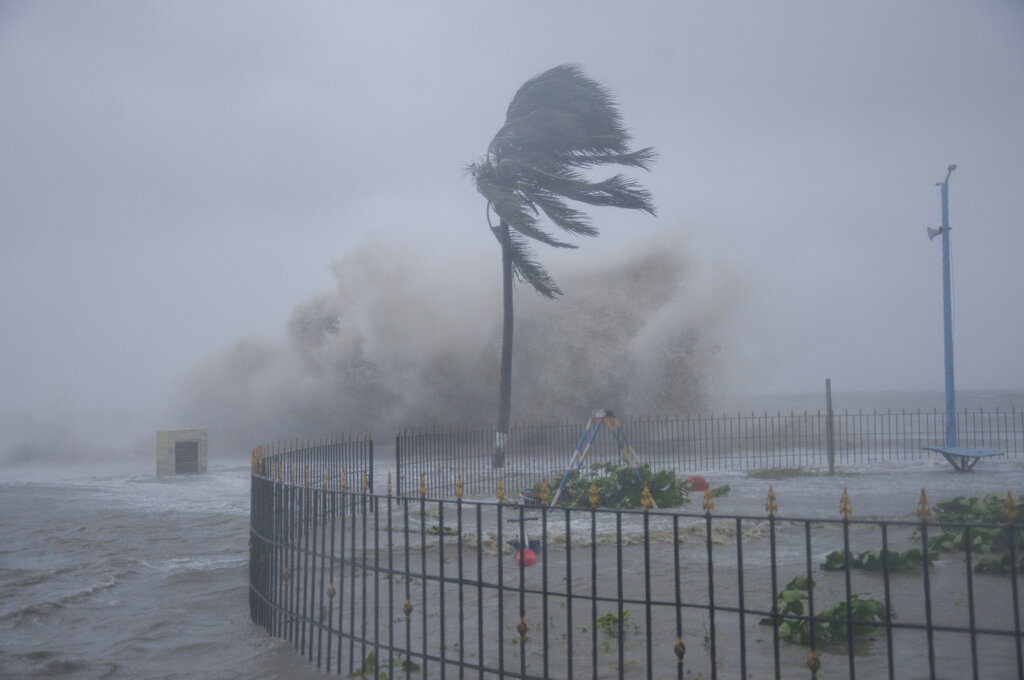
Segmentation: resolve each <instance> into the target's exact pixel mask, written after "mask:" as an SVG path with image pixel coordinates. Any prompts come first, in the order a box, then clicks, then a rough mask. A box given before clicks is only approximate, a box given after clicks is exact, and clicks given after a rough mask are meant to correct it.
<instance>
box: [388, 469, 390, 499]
mask: <svg viewBox="0 0 1024 680" xmlns="http://www.w3.org/2000/svg"><path fill="white" fill-rule="evenodd" d="M388 495H389V496H390V495H391V471H390V470H388Z"/></svg>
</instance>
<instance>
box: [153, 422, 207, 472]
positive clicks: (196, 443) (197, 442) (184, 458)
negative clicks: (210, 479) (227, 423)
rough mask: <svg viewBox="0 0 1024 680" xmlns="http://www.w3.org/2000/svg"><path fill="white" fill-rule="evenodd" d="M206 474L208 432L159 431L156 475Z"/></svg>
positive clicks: (157, 436)
mask: <svg viewBox="0 0 1024 680" xmlns="http://www.w3.org/2000/svg"><path fill="white" fill-rule="evenodd" d="M189 472H206V430H157V433H156V474H157V475H159V476H161V477H162V476H163V475H180V474H185V473H189Z"/></svg>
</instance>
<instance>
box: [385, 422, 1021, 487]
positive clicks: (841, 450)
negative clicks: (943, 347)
mask: <svg viewBox="0 0 1024 680" xmlns="http://www.w3.org/2000/svg"><path fill="white" fill-rule="evenodd" d="M829 420H830V416H829V415H828V414H827V413H821V412H802V413H789V414H783V413H777V414H774V415H772V414H767V413H766V414H749V415H742V414H737V415H721V416H699V415H695V416H686V417H680V418H630V419H626V420H624V421H623V422H622V427H623V428H624V430H625V431H626V432H627V433H628V436H629V438H630V439H631V442H632V444H633V447H634V448H635V449H636V452H637V453H638V454H639V456H640V459H641V460H642V461H643V462H644V463H649V464H650V465H651V467H652V468H656V469H673V470H677V471H679V472H694V473H699V472H709V471H723V470H752V469H765V468H793V467H800V466H810V467H822V466H828V465H829V458H828V451H829V450H832V451H834V456H835V457H834V460H835V463H836V464H838V465H868V464H873V463H889V462H899V461H915V460H921V459H924V458H933V457H934V456H935V455H936V454H935V453H934V452H932V451H928V450H925V447H929V446H943V445H944V444H945V441H946V426H945V414H944V413H941V412H939V411H907V410H901V411H868V412H863V411H858V412H844V413H836V414H833V415H832V416H831V424H832V428H831V432H832V435H831V446H830V445H829V431H830V428H829ZM957 421H958V428H959V432H960V445H961V446H973V447H992V448H998V449H1002V450H1003V451H1005V452H1006V454H1007V455H1008V456H1013V457H1020V456H1024V412H1021V411H1017V410H1016V409H1011V410H1009V411H999V410H995V411H982V410H978V411H967V410H965V411H962V412H960V413H958V414H957ZM582 429H583V424H582V423H554V424H547V425H524V426H516V427H513V428H511V430H510V431H509V439H508V454H507V456H506V459H505V466H504V467H503V468H500V469H495V468H492V467H491V454H492V453H493V451H494V437H495V434H494V430H493V429H482V430H452V429H449V430H429V431H421V432H416V431H410V430H406V431H405V432H402V433H401V434H399V435H398V437H397V438H396V442H395V467H396V469H397V474H398V477H397V480H396V487H397V488H398V490H399V495H403V494H415V493H417V491H418V487H419V484H420V482H421V480H422V481H423V483H424V484H425V485H426V488H427V492H428V493H430V494H438V493H449V494H450V493H451V490H452V489H453V488H454V485H455V478H456V476H457V475H461V476H462V477H463V479H464V480H465V485H466V493H473V494H476V493H487V492H488V491H489V490H491V489H493V488H494V485H495V484H496V483H497V480H498V477H499V476H501V477H502V478H503V479H504V481H505V483H506V485H510V486H523V487H526V486H530V485H532V484H534V483H537V482H539V481H540V480H541V479H550V478H551V477H552V476H553V475H555V474H558V473H562V472H564V471H565V465H566V463H567V462H568V460H569V457H570V455H571V454H572V452H573V450H574V449H575V448H576V445H577V443H578V441H579V439H580V435H581V431H582ZM587 461H588V462H589V463H598V462H615V463H617V462H620V461H621V457H620V454H619V451H618V449H617V447H616V443H615V439H614V437H611V436H608V435H607V433H605V434H602V436H599V437H597V438H596V439H595V440H594V443H593V446H592V448H591V450H590V453H589V454H588V457H587Z"/></svg>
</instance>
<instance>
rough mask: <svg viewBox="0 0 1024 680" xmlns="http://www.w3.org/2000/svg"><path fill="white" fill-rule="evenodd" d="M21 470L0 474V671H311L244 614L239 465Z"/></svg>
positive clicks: (172, 674) (245, 507) (127, 674)
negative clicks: (176, 473) (197, 470)
mask: <svg viewBox="0 0 1024 680" xmlns="http://www.w3.org/2000/svg"><path fill="white" fill-rule="evenodd" d="M147 467H148V466H147ZM21 477H22V479H20V480H17V481H10V480H8V481H6V482H4V483H3V484H0V517H2V520H0V677H2V678H136V679H138V678H304V677H310V678H313V677H322V676H321V675H319V674H318V673H316V671H315V670H314V669H311V668H309V667H308V666H307V664H306V663H305V662H304V661H303V660H302V659H299V658H297V657H296V655H295V653H294V651H293V650H292V648H291V647H290V646H288V645H287V644H286V643H283V642H281V641H279V640H275V639H273V638H270V637H269V636H267V635H266V633H265V632H264V631H263V630H262V629H261V628H258V627H256V626H254V625H252V624H251V623H250V621H249V607H248V568H247V560H248V525H249V468H248V466H247V465H244V466H235V467H224V468H215V469H213V470H211V471H210V472H209V473H208V474H203V475H191V476H180V477H171V478H157V477H156V476H155V475H154V474H153V472H152V471H151V470H149V471H145V472H144V471H141V470H129V471H127V472H126V471H124V470H123V469H121V468H114V469H109V470H107V471H106V473H105V474H102V475H99V476H95V475H91V476H72V477H66V478H63V479H62V478H61V472H60V471H33V472H31V473H28V474H26V473H25V472H24V471H23V472H22V474H21ZM46 477H51V478H52V477H56V479H54V480H52V481H51V480H47V479H45V478H46Z"/></svg>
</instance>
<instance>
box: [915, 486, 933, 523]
mask: <svg viewBox="0 0 1024 680" xmlns="http://www.w3.org/2000/svg"><path fill="white" fill-rule="evenodd" d="M917 516H918V518H920V520H921V521H922V522H927V521H928V520H930V519H931V518H932V509H931V507H929V505H928V496H926V495H925V493H924V489H921V497H920V498H919V499H918V501H917Z"/></svg>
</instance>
